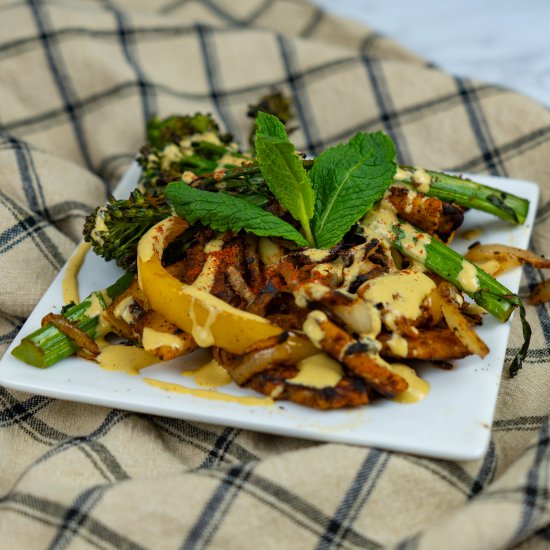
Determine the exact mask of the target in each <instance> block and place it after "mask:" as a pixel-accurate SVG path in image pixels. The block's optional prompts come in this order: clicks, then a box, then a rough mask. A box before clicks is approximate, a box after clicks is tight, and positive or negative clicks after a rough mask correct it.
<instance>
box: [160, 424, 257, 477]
mask: <svg viewBox="0 0 550 550" xmlns="http://www.w3.org/2000/svg"><path fill="white" fill-rule="evenodd" d="M149 422H150V423H151V424H152V425H153V427H154V429H156V430H160V431H162V433H164V434H167V435H169V436H170V437H172V438H174V439H175V440H176V441H178V442H180V443H184V444H186V445H190V446H192V447H193V448H195V449H197V450H198V451H199V452H201V453H203V454H204V455H205V456H208V454H209V453H210V452H211V450H212V445H215V442H216V440H218V439H219V437H218V436H217V434H216V433H215V432H213V431H210V430H207V429H205V428H204V427H203V426H202V425H196V424H193V423H192V422H185V421H183V420H177V419H174V418H167V417H153V416H152V417H150V418H149ZM227 456H229V457H231V459H232V461H239V462H252V461H256V460H258V457H257V456H256V455H255V454H253V453H251V452H250V451H248V450H247V449H246V448H245V447H243V446H242V445H239V444H238V443H237V442H235V441H234V440H233V441H232V442H231V446H226V448H225V449H224V454H223V457H222V459H225V458H226V457H227ZM198 469H201V467H200V466H199V468H198Z"/></svg>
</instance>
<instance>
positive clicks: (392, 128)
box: [363, 56, 412, 164]
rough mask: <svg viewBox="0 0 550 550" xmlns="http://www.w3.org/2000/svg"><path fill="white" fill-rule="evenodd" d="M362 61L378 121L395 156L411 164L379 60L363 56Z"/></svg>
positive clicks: (400, 160)
mask: <svg viewBox="0 0 550 550" xmlns="http://www.w3.org/2000/svg"><path fill="white" fill-rule="evenodd" d="M363 63H364V65H365V68H366V70H367V75H368V77H369V80H370V83H371V87H372V90H373V93H374V98H375V101H376V105H377V106H378V111H379V113H380V117H379V119H380V121H381V122H382V125H383V127H384V129H385V131H386V133H387V134H388V135H389V136H390V137H391V138H392V140H393V142H394V143H395V149H396V151H397V158H398V159H399V162H401V163H403V164H412V159H411V155H410V153H409V149H408V147H407V142H406V140H405V136H404V135H403V133H402V132H401V129H400V126H399V119H398V118H397V117H393V116H391V113H394V112H395V107H394V106H393V104H392V101H391V95H390V94H389V92H388V90H387V84H386V79H385V77H384V75H383V73H382V70H381V67H380V62H379V61H377V60H375V59H372V58H370V57H368V56H365V57H363Z"/></svg>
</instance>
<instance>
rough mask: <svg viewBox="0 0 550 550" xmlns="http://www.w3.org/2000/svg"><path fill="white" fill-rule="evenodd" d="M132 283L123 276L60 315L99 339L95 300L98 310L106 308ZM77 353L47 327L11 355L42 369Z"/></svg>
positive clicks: (62, 335) (129, 277) (62, 336)
mask: <svg viewBox="0 0 550 550" xmlns="http://www.w3.org/2000/svg"><path fill="white" fill-rule="evenodd" d="M132 280H133V275H132V274H131V273H125V274H124V275H123V276H122V277H120V279H118V281H116V282H115V283H114V284H112V285H111V286H109V287H108V288H106V289H105V290H104V291H94V292H92V293H91V294H90V295H89V296H88V297H87V298H86V299H84V300H83V301H82V302H81V303H80V304H68V305H67V306H65V307H64V308H63V310H62V311H61V313H62V314H63V315H64V316H65V317H66V318H67V319H68V320H69V321H71V322H72V323H73V324H74V325H75V326H77V327H78V328H79V329H80V330H81V331H83V332H85V333H86V334H87V335H88V336H89V337H90V338H92V339H93V338H96V337H97V336H99V334H97V328H98V325H99V314H98V313H96V312H94V311H93V309H92V308H93V304H94V303H95V302H96V300H97V302H99V306H100V307H101V309H105V308H107V307H108V305H109V304H110V303H111V301H112V300H113V299H114V298H116V297H117V296H119V295H120V294H122V293H123V292H124V291H125V290H126V289H127V288H128V287H129V286H130V283H131V282H132ZM78 349H79V346H78V345H77V344H76V342H74V340H72V339H71V338H70V337H69V336H67V335H66V334H65V333H63V332H62V331H60V330H59V329H58V328H57V327H55V326H54V325H52V324H51V323H47V324H45V325H44V326H42V327H40V328H39V329H37V330H35V331H34V332H33V333H32V334H29V335H28V336H25V338H23V339H22V340H21V343H20V344H19V345H18V346H17V347H16V348H15V349H14V350H13V351H12V355H14V356H15V357H17V359H20V360H21V361H23V362H25V363H27V364H29V365H33V366H35V367H39V368H42V369H43V368H46V367H49V366H51V365H53V364H54V363H57V362H58V361H60V360H61V359H64V358H65V357H69V356H70V355H73V354H74V353H75V352H76V351H77V350H78Z"/></svg>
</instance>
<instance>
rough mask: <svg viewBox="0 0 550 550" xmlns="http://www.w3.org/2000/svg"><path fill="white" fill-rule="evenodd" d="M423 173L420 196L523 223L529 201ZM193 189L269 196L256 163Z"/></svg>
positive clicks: (403, 178)
mask: <svg viewBox="0 0 550 550" xmlns="http://www.w3.org/2000/svg"><path fill="white" fill-rule="evenodd" d="M313 162H314V161H313V160H309V159H304V160H303V161H302V163H303V165H304V168H305V169H306V170H308V169H310V168H311V167H312V166H313ZM399 168H400V170H399V171H398V174H397V178H398V179H397V178H396V181H399V183H404V184H407V185H409V186H411V187H412V188H414V189H417V190H420V189H418V185H415V183H416V184H418V182H416V181H415V172H417V171H416V169H415V168H411V167H410V166H400V167H399ZM423 172H425V174H426V175H427V176H428V177H429V180H430V183H429V185H426V190H425V191H423V192H425V194H426V195H428V196H430V197H436V198H438V199H440V200H442V201H445V202H454V203H456V204H458V205H460V206H464V207H466V208H474V209H475V210H481V211H482V212H487V213H489V214H492V215H494V216H496V217H498V218H501V219H503V220H505V221H508V222H510V223H513V224H516V225H521V224H522V223H524V222H525V219H526V217H527V212H528V210H529V201H527V200H526V199H523V198H521V197H518V196H517V195H513V194H511V193H506V192H504V191H500V190H499V189H495V188H494V187H490V186H488V185H483V184H481V183H477V182H475V181H472V180H469V179H466V178H463V177H461V176H453V175H450V174H446V173H443V172H436V171H433V170H424V171H423ZM192 186H193V187H197V188H199V189H205V190H210V189H212V190H213V189H215V188H220V187H223V189H224V190H229V189H231V188H236V189H238V188H239V187H251V188H253V189H254V190H256V191H258V192H264V193H265V194H268V193H269V191H268V190H267V188H266V186H265V182H264V181H263V178H262V174H261V171H260V167H259V166H258V165H257V163H254V164H247V165H245V166H243V167H239V168H234V169H231V170H227V171H226V172H225V173H224V174H223V175H216V176H213V175H205V176H202V177H200V178H198V179H197V180H195V181H194V182H193V184H192Z"/></svg>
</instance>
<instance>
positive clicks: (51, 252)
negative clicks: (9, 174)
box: [0, 193, 65, 271]
mask: <svg viewBox="0 0 550 550" xmlns="http://www.w3.org/2000/svg"><path fill="white" fill-rule="evenodd" d="M0 204H2V205H3V206H4V207H5V208H6V210H8V211H9V212H10V214H11V215H12V216H13V217H15V218H20V219H19V221H18V222H16V223H15V224H14V225H12V226H11V227H9V228H8V229H6V230H5V231H3V232H2V233H1V234H0V254H5V253H6V252H8V251H9V250H12V249H13V248H14V247H15V246H17V245H18V244H19V243H21V242H23V241H25V240H27V239H31V240H32V241H33V243H34V244H35V245H36V247H37V248H38V250H39V251H40V252H41V253H42V254H43V255H44V257H45V259H46V261H47V262H48V263H49V264H50V265H51V266H52V267H53V268H54V269H55V270H56V271H57V270H59V269H60V268H61V266H62V265H63V264H64V263H65V259H64V258H63V256H62V255H61V253H60V252H59V249H58V248H57V247H56V246H55V244H54V243H53V241H52V240H51V239H50V238H49V237H48V236H47V234H46V233H45V231H44V229H46V228H47V227H48V224H47V223H46V222H45V221H44V220H40V219H37V217H36V216H26V215H24V212H21V211H20V208H19V207H18V206H17V205H15V204H14V203H12V202H11V200H10V199H9V198H8V197H7V196H6V195H4V194H3V193H0ZM23 216H24V217H23Z"/></svg>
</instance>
